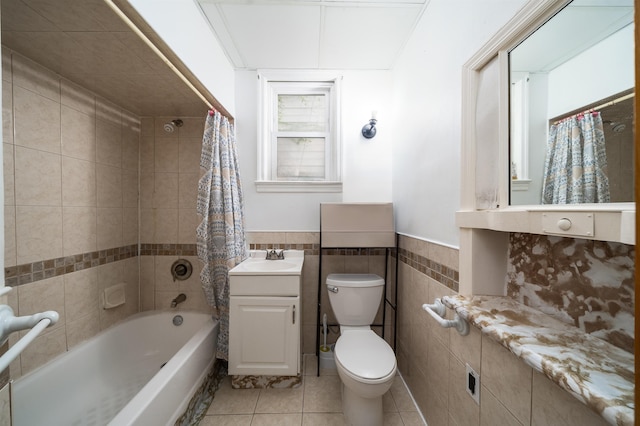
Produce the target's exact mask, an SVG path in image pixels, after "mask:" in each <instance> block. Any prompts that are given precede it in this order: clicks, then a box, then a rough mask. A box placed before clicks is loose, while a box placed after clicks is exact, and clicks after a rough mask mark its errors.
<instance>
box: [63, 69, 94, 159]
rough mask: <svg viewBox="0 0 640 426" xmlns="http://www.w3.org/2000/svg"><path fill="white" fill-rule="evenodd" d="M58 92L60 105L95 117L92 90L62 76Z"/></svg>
mask: <svg viewBox="0 0 640 426" xmlns="http://www.w3.org/2000/svg"><path fill="white" fill-rule="evenodd" d="M60 94H61V103H62V105H64V106H67V107H69V108H72V109H74V110H76V111H78V112H81V113H83V114H86V115H89V116H91V117H93V118H94V119H95V115H96V96H95V94H94V93H93V92H91V91H90V90H87V89H85V88H84V87H81V86H78V85H77V84H75V83H72V82H70V81H69V80H66V79H64V78H63V79H61V80H60ZM94 134H95V133H94ZM93 159H95V157H94V158H93Z"/></svg>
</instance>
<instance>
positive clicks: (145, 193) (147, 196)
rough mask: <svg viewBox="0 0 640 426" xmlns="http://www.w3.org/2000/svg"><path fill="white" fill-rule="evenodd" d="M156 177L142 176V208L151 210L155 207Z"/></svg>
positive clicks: (140, 195)
mask: <svg viewBox="0 0 640 426" xmlns="http://www.w3.org/2000/svg"><path fill="white" fill-rule="evenodd" d="M154 181H155V175H153V174H148V173H144V174H140V194H139V197H140V208H143V209H150V208H152V207H153V191H154V190H155V182H154Z"/></svg>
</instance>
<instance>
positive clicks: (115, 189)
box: [96, 164, 122, 207]
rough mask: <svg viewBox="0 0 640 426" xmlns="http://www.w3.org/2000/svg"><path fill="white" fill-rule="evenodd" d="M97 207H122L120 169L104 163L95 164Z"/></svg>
mask: <svg viewBox="0 0 640 426" xmlns="http://www.w3.org/2000/svg"><path fill="white" fill-rule="evenodd" d="M96 187H97V193H98V207H122V170H121V169H120V168H118V167H113V166H109V165H105V164H97V165H96Z"/></svg>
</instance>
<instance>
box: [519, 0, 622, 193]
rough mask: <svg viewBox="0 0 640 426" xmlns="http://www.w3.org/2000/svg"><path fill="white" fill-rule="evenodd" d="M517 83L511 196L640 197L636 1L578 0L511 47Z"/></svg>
mask: <svg viewBox="0 0 640 426" xmlns="http://www.w3.org/2000/svg"><path fill="white" fill-rule="evenodd" d="M509 83H510V84H509V86H510V87H509V99H510V107H509V112H510V116H509V122H510V129H509V139H510V149H509V152H510V166H511V167H510V171H511V180H510V183H511V184H510V204H511V205H533V204H576V203H591V202H632V201H634V196H633V194H634V190H633V182H634V169H633V145H634V134H633V103H634V99H633V96H634V28H633V0H574V1H572V2H571V3H569V4H568V5H567V6H566V7H565V8H563V9H562V10H561V11H560V12H558V13H557V14H556V15H554V16H553V17H552V18H551V19H549V20H548V21H547V22H545V23H544V24H543V25H542V26H541V27H540V28H538V29H537V30H536V31H535V32H533V34H531V35H530V36H529V37H528V38H526V39H525V40H524V41H523V42H522V43H520V44H519V45H518V46H516V47H515V48H514V49H513V50H511V51H510V52H509ZM578 134H579V135H581V136H580V139H581V140H582V141H583V142H584V141H586V143H583V142H582V143H578V142H577V140H578V139H577V135H578ZM563 135H564V136H566V135H573V139H571V138H567V137H561V136H563ZM549 140H551V142H550V141H549ZM581 145H584V151H580V150H579V149H577V148H576V147H578V146H581ZM548 147H549V148H548ZM579 157H581V158H582V159H583V161H582V162H581V165H578V164H577V163H575V162H574V163H573V164H571V163H570V160H568V159H570V158H574V161H575V159H576V158H579Z"/></svg>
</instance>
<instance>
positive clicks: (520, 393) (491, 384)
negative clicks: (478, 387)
mask: <svg viewBox="0 0 640 426" xmlns="http://www.w3.org/2000/svg"><path fill="white" fill-rule="evenodd" d="M481 370H482V373H481V382H482V383H483V385H484V386H485V387H486V388H487V389H488V390H489V391H490V392H491V393H492V394H493V395H495V397H496V398H497V399H498V400H499V401H500V402H501V403H502V404H503V405H504V406H505V407H507V408H508V409H509V411H511V413H512V414H513V415H514V416H515V417H516V418H517V419H518V421H520V422H521V423H523V424H525V425H527V424H529V422H530V420H531V377H532V374H533V370H532V369H531V367H529V366H527V365H526V364H525V363H524V362H522V361H521V360H520V359H518V358H517V357H516V356H515V355H513V354H512V353H511V352H509V351H508V350H507V349H505V348H504V347H502V346H501V345H500V344H499V343H496V342H494V341H493V340H492V339H491V338H489V337H486V336H482V367H481Z"/></svg>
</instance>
